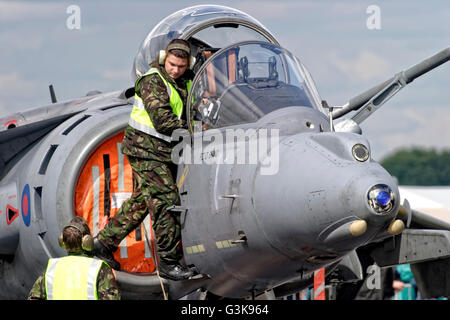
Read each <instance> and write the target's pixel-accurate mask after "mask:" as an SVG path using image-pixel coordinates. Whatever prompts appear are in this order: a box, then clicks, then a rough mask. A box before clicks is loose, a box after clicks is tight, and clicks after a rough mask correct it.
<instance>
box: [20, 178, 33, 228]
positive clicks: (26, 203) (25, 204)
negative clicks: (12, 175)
mask: <svg viewBox="0 0 450 320" xmlns="http://www.w3.org/2000/svg"><path fill="white" fill-rule="evenodd" d="M22 219H23V223H25V225H26V226H27V227H29V226H30V222H31V200H30V186H29V185H28V184H27V185H25V187H24V188H23V191H22Z"/></svg>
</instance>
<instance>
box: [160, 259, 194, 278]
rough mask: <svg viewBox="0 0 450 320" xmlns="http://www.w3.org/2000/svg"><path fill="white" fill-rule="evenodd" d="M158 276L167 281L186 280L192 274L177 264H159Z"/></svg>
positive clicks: (192, 273) (162, 262)
mask: <svg viewBox="0 0 450 320" xmlns="http://www.w3.org/2000/svg"><path fill="white" fill-rule="evenodd" d="M159 275H160V276H161V277H162V278H166V279H169V280H175V281H177V280H186V279H189V278H190V277H192V276H193V275H194V272H193V271H192V270H190V269H189V268H187V267H184V266H182V265H180V264H179V263H177V262H172V263H166V262H164V261H160V262H159Z"/></svg>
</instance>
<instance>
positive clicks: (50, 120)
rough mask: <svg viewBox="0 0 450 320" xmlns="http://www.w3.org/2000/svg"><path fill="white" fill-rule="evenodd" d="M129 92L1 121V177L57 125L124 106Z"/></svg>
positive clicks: (57, 106) (29, 112) (37, 111)
mask: <svg viewBox="0 0 450 320" xmlns="http://www.w3.org/2000/svg"><path fill="white" fill-rule="evenodd" d="M130 89H133V90H130ZM130 89H127V90H124V91H114V92H111V93H106V94H96V95H91V96H86V97H82V98H79V99H75V100H71V101H65V102H59V103H53V104H51V105H48V106H42V107H38V108H33V109H29V110H27V111H24V112H18V113H14V114H10V115H8V116H5V117H3V118H0V177H3V176H4V175H5V174H6V173H7V171H8V164H9V163H11V162H14V161H13V159H14V158H15V157H16V156H18V155H19V154H20V153H21V152H22V151H24V150H27V149H28V148H29V147H30V146H32V145H34V144H35V143H36V142H37V141H39V140H40V139H41V138H42V137H44V136H45V135H46V134H47V133H49V132H51V131H52V130H53V129H54V128H56V127H57V126H58V125H59V124H61V123H62V122H64V121H65V120H67V119H69V118H70V117H72V116H74V115H76V114H78V113H80V112H83V111H86V110H88V109H89V110H94V109H101V110H105V109H108V108H112V107H115V106H120V105H123V104H124V100H125V102H126V99H127V98H128V97H130V96H131V95H132V94H133V92H131V91H134V88H130ZM105 101H106V103H105ZM99 102H101V103H99ZM81 121H82V120H81Z"/></svg>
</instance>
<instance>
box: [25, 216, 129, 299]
mask: <svg viewBox="0 0 450 320" xmlns="http://www.w3.org/2000/svg"><path fill="white" fill-rule="evenodd" d="M59 244H60V245H61V246H62V247H64V248H65V249H66V250H67V254H68V256H65V257H62V258H57V259H50V260H49V262H48V265H47V269H46V270H45V272H44V273H43V274H42V275H41V276H40V277H39V278H38V279H37V280H36V282H35V283H34V285H33V288H32V289H31V291H30V293H29V295H28V300H119V299H120V298H121V296H120V291H119V287H118V285H117V282H116V278H115V276H114V273H113V271H112V269H111V267H110V266H109V265H108V264H106V263H105V262H104V261H102V260H99V259H96V258H92V257H91V256H92V254H91V253H90V252H91V251H92V249H93V238H92V236H91V231H90V229H89V226H88V225H87V223H86V221H85V220H84V219H83V218H82V217H75V218H73V219H72V220H71V221H70V223H69V224H68V225H66V226H65V227H64V229H63V231H62V233H61V235H60V237H59Z"/></svg>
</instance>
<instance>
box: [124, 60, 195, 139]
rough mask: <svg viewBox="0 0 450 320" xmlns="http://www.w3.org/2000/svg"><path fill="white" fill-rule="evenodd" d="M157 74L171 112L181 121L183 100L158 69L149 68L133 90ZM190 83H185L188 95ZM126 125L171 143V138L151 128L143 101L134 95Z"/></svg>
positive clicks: (151, 124)
mask: <svg viewBox="0 0 450 320" xmlns="http://www.w3.org/2000/svg"><path fill="white" fill-rule="evenodd" d="M154 73H156V74H158V75H159V77H160V78H161V80H162V81H163V82H164V84H165V85H166V90H167V93H168V94H169V98H170V100H169V102H170V106H171V108H172V112H173V113H174V114H175V115H176V116H177V117H178V119H181V115H182V114H183V100H182V99H181V97H180V95H179V94H178V92H177V90H176V89H175V88H174V87H173V86H172V84H171V83H170V82H168V81H167V80H166V79H164V77H163V76H162V75H161V73H160V72H159V70H158V69H156V68H154V67H152V68H150V69H149V70H148V71H147V72H146V73H145V74H144V75H142V77H140V78H139V79H138V80H137V81H136V85H135V88H137V85H138V83H139V81H141V80H142V79H143V78H144V77H145V76H148V75H150V74H154ZM191 84H192V81H191V80H189V81H188V82H187V90H188V93H189V90H190V88H191ZM128 124H129V125H130V126H132V127H133V128H135V129H137V130H139V131H142V132H145V133H147V134H149V135H151V136H154V137H157V138H160V139H162V140H165V141H167V142H171V141H172V138H171V137H169V136H167V135H164V134H161V133H159V132H158V131H156V129H155V127H154V126H153V122H152V120H151V119H150V116H149V115H148V113H147V111H146V110H145V106H144V101H143V100H142V98H141V97H140V96H139V95H138V94H137V93H135V95H134V105H133V110H132V111H131V115H130V120H129V121H128Z"/></svg>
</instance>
